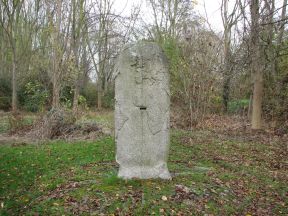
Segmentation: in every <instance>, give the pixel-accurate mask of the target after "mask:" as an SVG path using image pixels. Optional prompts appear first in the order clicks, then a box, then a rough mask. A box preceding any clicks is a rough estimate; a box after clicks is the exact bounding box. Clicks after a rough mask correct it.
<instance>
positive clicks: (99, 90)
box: [97, 78, 103, 109]
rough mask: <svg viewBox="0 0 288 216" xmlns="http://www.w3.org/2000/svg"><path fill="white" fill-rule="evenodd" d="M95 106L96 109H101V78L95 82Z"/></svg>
mask: <svg viewBox="0 0 288 216" xmlns="http://www.w3.org/2000/svg"><path fill="white" fill-rule="evenodd" d="M97 92H98V94H97V107H98V109H102V94H103V93H102V82H101V78H100V79H99V80H98V84H97Z"/></svg>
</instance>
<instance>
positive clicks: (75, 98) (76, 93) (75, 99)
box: [73, 84, 80, 113]
mask: <svg viewBox="0 0 288 216" xmlns="http://www.w3.org/2000/svg"><path fill="white" fill-rule="evenodd" d="M79 95H80V88H79V85H77V84H76V86H75V89H74V96H73V113H77V112H78V98H79Z"/></svg>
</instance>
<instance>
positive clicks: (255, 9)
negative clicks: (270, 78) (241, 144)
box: [250, 0, 264, 130]
mask: <svg viewBox="0 0 288 216" xmlns="http://www.w3.org/2000/svg"><path fill="white" fill-rule="evenodd" d="M250 10H251V44H250V46H251V50H252V65H251V69H252V76H253V82H254V87H253V101H252V129H256V130H258V129H261V127H262V97H263V87H264V86H263V68H262V67H263V64H262V63H263V62H261V59H262V58H261V51H262V50H261V47H260V39H259V37H260V26H259V18H260V15H259V0H251V2H250Z"/></svg>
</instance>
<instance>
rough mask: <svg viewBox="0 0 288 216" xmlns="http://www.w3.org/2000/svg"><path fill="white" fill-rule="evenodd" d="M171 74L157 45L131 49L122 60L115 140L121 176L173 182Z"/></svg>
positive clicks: (117, 82) (119, 62)
mask: <svg viewBox="0 0 288 216" xmlns="http://www.w3.org/2000/svg"><path fill="white" fill-rule="evenodd" d="M169 106H170V92H169V72H168V63H167V60H166V57H165V55H164V53H163V51H162V50H161V48H160V47H159V46H158V45H157V44H156V43H153V42H144V41H141V42H137V43H134V44H129V45H127V46H126V47H125V48H124V50H123V51H122V52H121V54H120V55H119V57H118V60H117V64H116V78H115V136H116V144H117V153H116V160H117V162H118V164H119V166H120V168H119V173H118V176H119V177H120V178H124V179H131V178H140V179H149V178H162V179H170V178H171V176H170V173H169V171H168V168H167V157H168V150H169Z"/></svg>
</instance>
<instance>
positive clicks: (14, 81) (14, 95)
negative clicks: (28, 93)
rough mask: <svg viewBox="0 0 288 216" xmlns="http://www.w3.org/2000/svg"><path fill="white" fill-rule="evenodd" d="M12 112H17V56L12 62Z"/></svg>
mask: <svg viewBox="0 0 288 216" xmlns="http://www.w3.org/2000/svg"><path fill="white" fill-rule="evenodd" d="M13 52H14V51H13ZM12 61H13V62H12V112H16V111H17V78H16V56H15V54H13V60H12Z"/></svg>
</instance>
